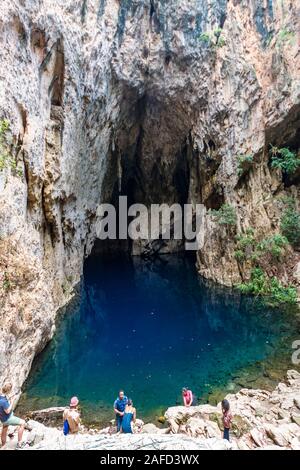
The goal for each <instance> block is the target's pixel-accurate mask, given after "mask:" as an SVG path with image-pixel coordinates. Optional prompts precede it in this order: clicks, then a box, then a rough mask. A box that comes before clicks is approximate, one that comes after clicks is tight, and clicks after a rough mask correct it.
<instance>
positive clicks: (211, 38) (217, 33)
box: [199, 28, 226, 47]
mask: <svg viewBox="0 0 300 470" xmlns="http://www.w3.org/2000/svg"><path fill="white" fill-rule="evenodd" d="M199 40H200V41H201V42H204V43H206V44H208V45H209V46H213V47H223V46H225V44H226V40H225V38H224V37H223V36H222V28H215V29H213V30H212V31H210V32H206V33H201V34H200V36H199Z"/></svg>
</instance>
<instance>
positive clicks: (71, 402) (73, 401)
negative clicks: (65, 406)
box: [70, 397, 79, 406]
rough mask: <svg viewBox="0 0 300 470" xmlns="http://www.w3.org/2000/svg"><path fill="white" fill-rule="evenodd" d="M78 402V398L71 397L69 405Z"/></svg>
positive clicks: (75, 404) (74, 404)
mask: <svg viewBox="0 0 300 470" xmlns="http://www.w3.org/2000/svg"><path fill="white" fill-rule="evenodd" d="M78 403H79V400H78V398H77V397H72V398H71V401H70V406H77V405H78Z"/></svg>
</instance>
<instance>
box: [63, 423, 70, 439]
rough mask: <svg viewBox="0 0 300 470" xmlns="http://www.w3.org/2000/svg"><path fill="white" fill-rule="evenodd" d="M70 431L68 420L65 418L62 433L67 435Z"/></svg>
mask: <svg viewBox="0 0 300 470" xmlns="http://www.w3.org/2000/svg"><path fill="white" fill-rule="evenodd" d="M69 432H70V426H69V423H68V420H67V419H65V420H64V427H63V433H64V435H65V436H67V435H68V434H69Z"/></svg>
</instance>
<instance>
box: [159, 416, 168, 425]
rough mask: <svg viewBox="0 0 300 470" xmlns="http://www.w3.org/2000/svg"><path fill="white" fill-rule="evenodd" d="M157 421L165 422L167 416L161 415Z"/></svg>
mask: <svg viewBox="0 0 300 470" xmlns="http://www.w3.org/2000/svg"><path fill="white" fill-rule="evenodd" d="M157 421H158V422H159V423H160V424H165V422H166V418H165V417H164V416H159V417H158V418H157Z"/></svg>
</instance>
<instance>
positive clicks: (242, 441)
mask: <svg viewBox="0 0 300 470" xmlns="http://www.w3.org/2000/svg"><path fill="white" fill-rule="evenodd" d="M226 398H227V399H228V400H229V402H230V406H231V410H232V413H233V416H234V419H233V424H232V431H231V439H232V444H233V446H234V447H235V448H238V449H241V450H244V449H256V448H271V447H273V446H279V447H280V448H286V449H298V450H299V449H300V406H299V405H300V401H299V400H300V374H299V372H297V371H294V370H290V371H288V373H287V380H286V383H280V384H278V386H277V387H276V389H275V390H274V391H272V392H268V391H265V390H250V389H242V390H240V392H238V393H237V394H235V395H232V394H230V395H227V397H226ZM165 417H166V419H167V421H168V424H169V425H170V431H171V432H172V433H174V434H178V433H183V434H186V435H188V436H190V437H201V438H218V437H219V436H220V432H221V429H222V414H221V405H220V404H219V405H218V406H216V407H215V406H210V405H200V406H194V407H191V408H188V409H187V408H185V407H182V406H180V407H174V408H169V409H168V410H167V412H166V414H165Z"/></svg>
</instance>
